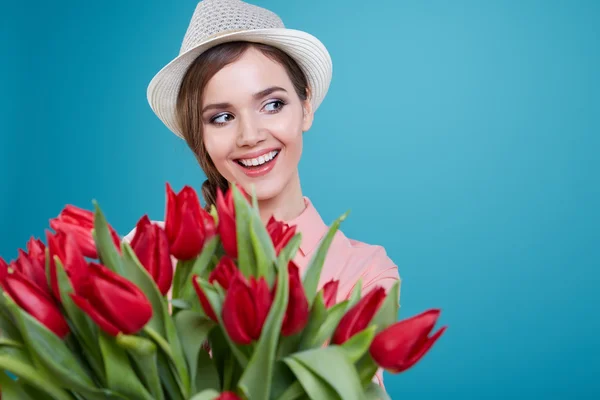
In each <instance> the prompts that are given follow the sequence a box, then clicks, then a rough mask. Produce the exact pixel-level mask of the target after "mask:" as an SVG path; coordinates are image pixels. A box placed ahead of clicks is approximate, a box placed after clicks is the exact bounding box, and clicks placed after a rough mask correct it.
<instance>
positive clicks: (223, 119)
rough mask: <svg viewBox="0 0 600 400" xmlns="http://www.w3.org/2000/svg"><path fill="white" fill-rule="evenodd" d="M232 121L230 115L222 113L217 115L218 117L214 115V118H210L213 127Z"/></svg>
mask: <svg viewBox="0 0 600 400" xmlns="http://www.w3.org/2000/svg"><path fill="white" fill-rule="evenodd" d="M232 119H233V115H231V114H229V113H223V114H218V115H215V116H214V117H212V118H211V119H210V123H211V124H215V125H225V124H226V123H227V122H229V121H231V120H232Z"/></svg>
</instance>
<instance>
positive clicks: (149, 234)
mask: <svg viewBox="0 0 600 400" xmlns="http://www.w3.org/2000/svg"><path fill="white" fill-rule="evenodd" d="M131 247H132V249H133V251H134V252H135V254H136V256H137V257H138V259H139V260H140V263H141V264H142V265H143V266H144V268H145V269H146V271H148V273H149V274H150V276H152V278H153V279H154V282H156V285H157V286H158V289H159V290H160V292H161V293H162V294H163V295H165V294H166V293H167V292H168V291H169V289H171V283H173V263H172V262H171V253H170V252H169V240H168V239H167V234H166V233H165V231H164V230H163V229H162V228H161V227H160V226H158V225H156V224H153V223H151V222H150V219H149V218H148V216H147V215H144V216H143V217H142V218H140V220H139V221H138V223H137V226H136V231H135V236H134V237H133V239H132V240H131Z"/></svg>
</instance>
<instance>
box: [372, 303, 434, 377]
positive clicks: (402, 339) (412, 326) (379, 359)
mask: <svg viewBox="0 0 600 400" xmlns="http://www.w3.org/2000/svg"><path fill="white" fill-rule="evenodd" d="M439 315H440V310H438V309H434V310H429V311H425V312H423V313H421V314H419V315H415V316H414V317H411V318H408V319H405V320H404V321H400V322H396V323H395V324H394V325H391V326H390V327H388V328H386V329H384V330H383V331H381V332H379V333H378V334H377V335H376V336H375V338H374V339H373V342H372V343H371V347H370V349H369V352H370V353H371V357H373V360H375V362H376V363H377V364H378V365H379V366H381V367H383V368H385V369H386V370H388V371H390V372H392V373H396V374H397V373H400V372H402V371H405V370H407V369H409V368H410V367H412V366H413V365H415V364H416V363H417V362H418V361H419V360H420V359H421V358H423V356H424V355H425V354H426V353H427V352H428V351H429V349H431V346H433V344H434V343H435V342H436V341H437V340H438V339H439V338H440V336H442V333H444V331H445V330H446V327H445V326H444V327H442V328H441V329H440V330H438V331H437V332H436V333H435V334H434V335H433V336H431V337H430V336H429V334H430V333H431V331H432V330H433V327H434V326H435V323H436V321H437V319H438V317H439Z"/></svg>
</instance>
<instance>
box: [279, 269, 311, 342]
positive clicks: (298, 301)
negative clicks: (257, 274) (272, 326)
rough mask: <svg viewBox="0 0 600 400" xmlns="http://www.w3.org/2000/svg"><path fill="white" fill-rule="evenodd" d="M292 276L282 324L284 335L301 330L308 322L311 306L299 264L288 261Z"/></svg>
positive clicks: (293, 333)
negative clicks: (301, 277)
mask: <svg viewBox="0 0 600 400" xmlns="http://www.w3.org/2000/svg"><path fill="white" fill-rule="evenodd" d="M288 271H289V276H290V291H289V299H288V305H287V309H286V311H285V316H284V318H283V324H282V326H281V334H282V335H283V336H291V335H295V334H296V333H298V332H300V331H301V330H302V329H304V327H305V326H306V323H307V322H308V315H309V312H310V310H309V307H308V299H307V298H306V293H304V286H303V285H302V281H301V280H300V273H299V272H298V266H296V264H294V262H293V261H290V262H289V263H288Z"/></svg>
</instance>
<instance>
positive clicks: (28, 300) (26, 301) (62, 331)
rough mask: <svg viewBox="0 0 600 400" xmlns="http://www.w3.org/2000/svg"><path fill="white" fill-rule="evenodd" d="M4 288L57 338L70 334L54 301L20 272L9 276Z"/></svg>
mask: <svg viewBox="0 0 600 400" xmlns="http://www.w3.org/2000/svg"><path fill="white" fill-rule="evenodd" d="M3 288H4V290H5V291H6V292H7V293H8V294H9V295H10V297H11V298H12V299H13V300H14V302H15V303H17V304H18V305H19V307H21V308H22V309H23V310H25V311H26V312H27V313H28V314H30V315H31V316H32V317H34V318H35V319H37V320H38V321H39V322H40V323H42V324H43V325H44V326H46V327H47V328H48V329H49V330H51V331H52V332H54V333H55V334H56V335H57V336H59V337H61V338H64V337H65V336H66V335H68V334H69V331H70V330H69V326H68V325H67V322H66V321H65V318H64V317H63V315H62V313H61V312H60V310H59V309H58V307H57V306H56V304H55V303H54V301H53V300H52V299H50V298H49V297H47V296H46V295H45V294H44V292H42V290H41V289H39V288H38V286H37V285H35V284H33V283H32V282H30V281H28V280H27V278H26V277H25V276H23V275H22V274H21V273H20V272H17V271H15V272H13V273H12V274H10V275H8V276H7V277H6V279H5V280H4V281H3Z"/></svg>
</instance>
